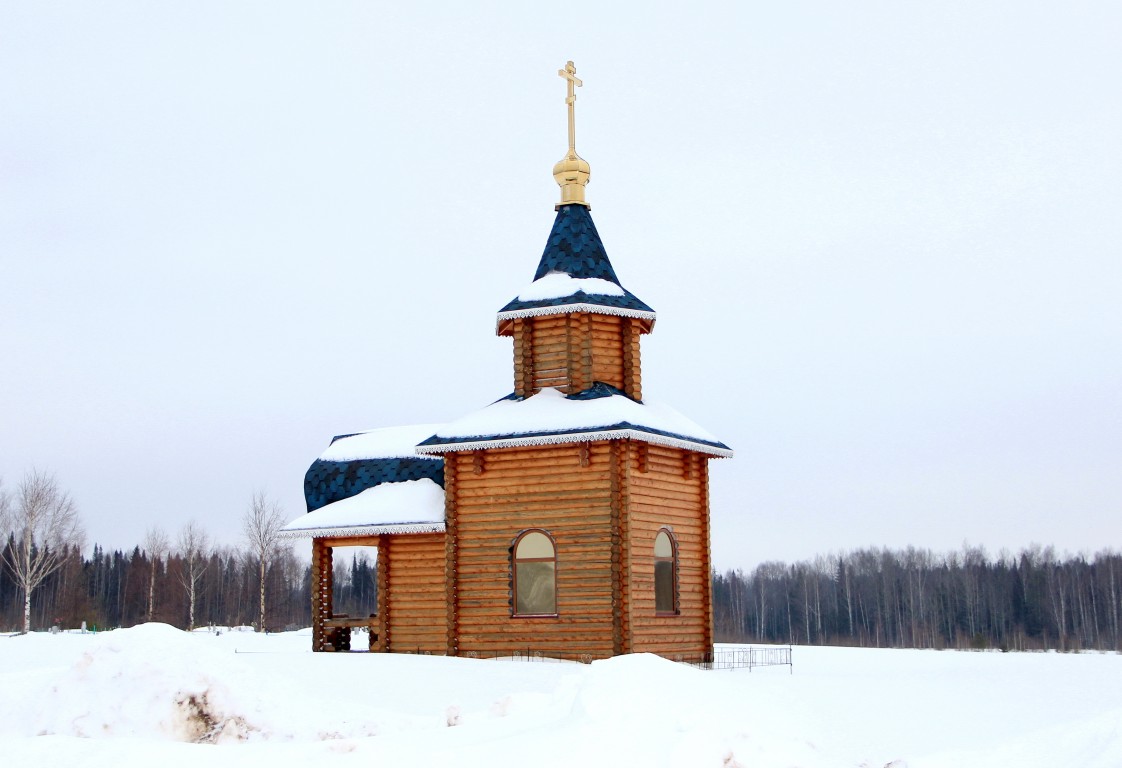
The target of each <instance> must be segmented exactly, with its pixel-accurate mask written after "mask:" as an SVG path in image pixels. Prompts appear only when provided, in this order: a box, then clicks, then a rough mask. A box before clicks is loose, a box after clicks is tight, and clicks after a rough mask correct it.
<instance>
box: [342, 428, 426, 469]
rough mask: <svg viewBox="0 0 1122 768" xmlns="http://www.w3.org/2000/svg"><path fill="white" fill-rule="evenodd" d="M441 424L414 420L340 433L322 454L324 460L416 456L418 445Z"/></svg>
mask: <svg viewBox="0 0 1122 768" xmlns="http://www.w3.org/2000/svg"><path fill="white" fill-rule="evenodd" d="M440 427H441V425H440V424H412V425H409V426H405V427H383V428H381V429H371V430H369V431H367V432H358V433H355V434H352V435H339V436H338V437H336V438H334V439H333V440H332V441H331V445H329V446H327V450H325V451H324V452H323V453H322V454H320V458H321V459H322V460H324V461H353V460H355V459H399V458H415V457H417V453H416V452H415V451H414V450H413V448H414V446H416V445H417V443H419V442H421V441H422V440H424V439H425V438H426V437H428V436H429V435H432V434H433V433H435V432H436V431H437V430H438V429H440ZM421 458H429V457H427V456H424V457H421Z"/></svg>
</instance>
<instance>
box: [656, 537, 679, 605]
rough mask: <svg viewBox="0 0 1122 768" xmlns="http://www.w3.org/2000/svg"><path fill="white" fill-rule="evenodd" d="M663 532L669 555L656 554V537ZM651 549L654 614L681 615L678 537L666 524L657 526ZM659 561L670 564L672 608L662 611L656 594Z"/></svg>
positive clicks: (657, 590)
mask: <svg viewBox="0 0 1122 768" xmlns="http://www.w3.org/2000/svg"><path fill="white" fill-rule="evenodd" d="M664 533H665V534H666V538H667V540H668V541H669V542H670V556H669V557H665V556H662V557H660V556H659V555H658V537H659V536H661V535H662V534H664ZM651 550H652V551H651V554H652V555H653V556H654V568H653V570H654V604H655V616H667V617H670V616H681V615H682V606H681V602H680V600H679V592H680V591H679V586H678V572H679V568H678V539H677V537H676V536H674V531H673V530H671V529H670V528H669V527H667V526H663V527H662V528H659V529H658V531H656V532H655V537H654V544H653V545H652V547H651ZM659 563H669V564H670V604H671V607H672V609H671V610H669V611H662V610H659V608H658V603H659V600H658V597H659V594H658V593H659V589H658V584H659V581H658V566H659Z"/></svg>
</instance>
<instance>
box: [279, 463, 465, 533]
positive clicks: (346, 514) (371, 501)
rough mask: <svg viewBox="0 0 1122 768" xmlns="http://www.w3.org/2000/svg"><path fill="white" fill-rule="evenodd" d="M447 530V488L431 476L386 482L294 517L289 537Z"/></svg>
mask: <svg viewBox="0 0 1122 768" xmlns="http://www.w3.org/2000/svg"><path fill="white" fill-rule="evenodd" d="M443 530H444V489H443V488H441V487H440V486H439V485H437V484H436V483H434V482H433V481H432V480H430V479H429V478H427V477H426V478H423V479H421V480H407V481H405V482H402V483H382V484H381V485H376V486H374V487H373V488H367V489H366V490H365V491H362V492H361V493H357V494H355V495H354V496H351V497H349V498H346V499H341V500H339V501H336V502H334V503H332V504H328V505H327V506H325V507H320V508H319V509H317V510H316V511H314V512H309V513H307V514H306V515H301V516H300V517H298V518H296V519H295V520H293V521H292V522H291V523H289V524H288V525H286V526H285V527H284V528H282V529H281V535H282V536H283V537H284V538H289V539H306V538H312V537H315V536H358V535H367V534H378V533H435V532H439V531H443Z"/></svg>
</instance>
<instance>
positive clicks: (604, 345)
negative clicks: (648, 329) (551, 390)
mask: <svg viewBox="0 0 1122 768" xmlns="http://www.w3.org/2000/svg"><path fill="white" fill-rule="evenodd" d="M509 327H510V334H511V335H512V336H513V337H514V391H515V393H516V394H518V395H519V396H523V397H525V396H529V395H533V394H535V393H536V392H538V391H539V390H540V389H542V387H555V388H557V389H560V390H561V391H562V392H565V393H574V392H582V391H584V390H585V389H588V388H589V387H591V386H592V385H593V384H594V383H596V382H598V381H600V382H603V383H605V384H610V385H611V386H613V387H616V388H617V389H620V390H622V391H624V392H626V393H627V394H628V395H630V396H631V397H634V398H635V399H637V400H639V399H642V396H643V395H642V385H641V374H640V371H641V363H640V355H639V338H640V336H641V334H642V333H643V332H644V330H645V327H644V326H643V325H642V324H641V323H639V322H637V321H633V320H631V319H630V318H626V317H616V316H614V315H599V314H593V313H587V312H575V313H571V314H566V315H543V316H541V317H529V318H521V319H517V320H514V321H512V323H511V324H510V326H509Z"/></svg>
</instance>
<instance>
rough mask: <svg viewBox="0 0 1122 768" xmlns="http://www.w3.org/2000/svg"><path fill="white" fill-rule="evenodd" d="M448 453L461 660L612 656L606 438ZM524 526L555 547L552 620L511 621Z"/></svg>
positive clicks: (447, 481) (609, 473)
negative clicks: (514, 555) (515, 562)
mask: <svg viewBox="0 0 1122 768" xmlns="http://www.w3.org/2000/svg"><path fill="white" fill-rule="evenodd" d="M483 453H484V455H483V457H482V461H480V460H479V458H478V456H477V455H476V454H473V453H460V454H455V455H453V454H447V455H446V456H445V463H444V467H445V489H446V492H447V489H448V488H452V489H454V494H455V508H456V512H455V532H456V544H455V546H454V547H453V548H449V549H448V550H446V554H447V556H448V558H449V562H450V563H452V564H453V565H452V566H451V567H452V568H454V573H455V579H456V580H455V584H454V587H453V596H454V597H453V599H454V600H455V607H454V609H453V611H452V613H453V614H454V616H455V629H456V635H457V636H456V638H455V643H456V649H455V652H457V653H459V654H460V655H465V654H469V655H470V654H471V653H472V652H479V653H486V654H490V653H495V652H516V651H519V652H524V651H531V652H533V651H541V652H543V653H551V652H552V653H556V652H564V653H566V654H588V655H590V656H592V657H595V658H603V657H607V656H610V655H612V653H613V651H614V650H615V647H614V643H613V605H612V597H613V595H612V584H613V581H612V577H613V563H612V527H611V518H612V475H613V473H612V466H613V462H612V457H611V447H610V445H609V443H607V442H601V443H596V444H591V445H589V444H582V445H564V446H543V447H529V448H508V449H502V450H495V451H485V452H483ZM529 528H541V529H542V530H545V531H548V532H549V534H550V535H551V536H553V538H554V541H555V542H556V548H557V568H556V583H557V615H556V616H555V617H515V616H513V615H512V614H513V583H512V573H511V571H512V568H511V547H512V545H513V543H514V540H515V538H517V536H518V535H519V534H520V533H521V532H522V531H525V530H527V529H529Z"/></svg>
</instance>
